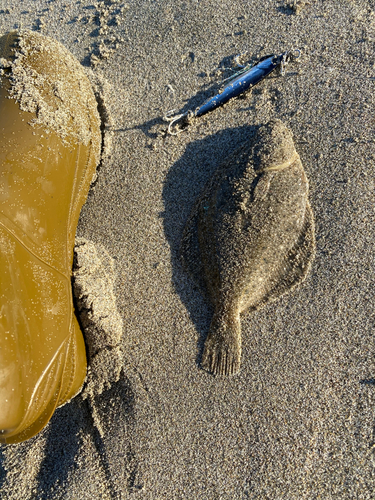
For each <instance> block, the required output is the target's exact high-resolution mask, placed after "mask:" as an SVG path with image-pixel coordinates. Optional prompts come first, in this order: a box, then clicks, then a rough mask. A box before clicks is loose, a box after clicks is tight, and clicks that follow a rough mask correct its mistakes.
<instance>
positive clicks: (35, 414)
mask: <svg viewBox="0 0 375 500" xmlns="http://www.w3.org/2000/svg"><path fill="white" fill-rule="evenodd" d="M0 64H1V65H2V67H3V69H2V71H1V76H0V442H2V443H18V442H20V441H24V440H26V439H29V438H30V437H32V436H34V435H35V434H36V433H37V432H39V431H40V430H41V429H42V428H43V427H44V426H45V425H46V424H47V422H48V420H49V419H50V418H51V416H52V414H53V412H54V410H55V408H56V407H57V406H60V405H61V404H63V403H65V402H67V401H68V400H69V399H71V398H72V397H73V396H74V395H75V394H77V392H79V390H80V388H81V387H82V384H83V382H84V379H85V375H86V353H85V345H84V341H83V337H82V333H81V331H80V329H79V325H78V322H77V319H76V317H75V315H74V309H73V303H72V290H71V280H70V278H71V268H72V263H73V247H74V238H75V232H76V227H77V223H78V218H79V213H80V210H81V207H82V205H83V203H84V202H85V200H86V197H87V193H88V190H89V187H90V183H91V180H92V178H93V176H94V174H95V170H96V166H97V164H98V162H99V157H100V148H101V133H100V119H99V114H98V111H97V103H96V100H95V96H94V94H93V91H92V88H91V85H90V82H89V80H88V79H87V77H86V75H85V73H84V71H83V69H82V67H81V66H80V64H79V63H78V61H76V59H75V58H74V57H73V56H72V55H71V54H70V53H69V52H68V51H67V50H66V49H65V48H64V47H63V46H62V45H61V44H59V43H58V42H56V41H54V40H51V39H49V38H47V37H44V36H42V35H40V34H38V33H35V32H30V31H22V32H12V33H10V34H8V35H5V36H3V37H1V38H0Z"/></svg>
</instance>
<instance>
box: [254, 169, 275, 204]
mask: <svg viewBox="0 0 375 500" xmlns="http://www.w3.org/2000/svg"><path fill="white" fill-rule="evenodd" d="M274 176H275V173H274V172H264V173H263V174H262V175H260V176H259V178H258V181H257V183H256V186H255V188H254V191H253V201H261V200H264V199H265V198H266V197H267V195H268V192H269V189H270V185H271V180H272V178H273V177H274Z"/></svg>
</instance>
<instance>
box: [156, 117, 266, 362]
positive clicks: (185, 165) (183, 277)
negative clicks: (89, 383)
mask: <svg viewBox="0 0 375 500" xmlns="http://www.w3.org/2000/svg"><path fill="white" fill-rule="evenodd" d="M258 128H259V126H242V127H236V128H228V129H225V130H222V131H220V132H217V133H216V134H213V135H211V136H208V137H206V138H205V139H202V140H198V141H194V142H192V143H190V144H189V145H188V146H187V147H186V150H185V152H184V154H183V155H182V156H181V158H180V159H179V160H178V161H176V162H175V163H174V164H173V165H172V166H171V168H170V169H169V172H168V174H167V176H166V179H165V181H164V185H163V194H162V196H163V202H164V212H163V213H162V214H161V217H162V218H163V226H164V234H165V237H166V239H167V241H168V243H169V246H170V251H171V264H172V284H173V287H174V289H175V291H176V293H177V294H178V295H179V296H180V298H181V301H182V302H183V304H184V305H185V307H186V309H187V310H188V312H189V316H190V318H191V320H192V322H193V323H194V325H195V328H196V331H197V332H198V335H199V339H198V345H197V351H198V352H197V357H196V364H197V365H198V366H200V364H201V359H202V353H203V346H204V342H205V340H206V337H207V334H208V329H209V325H210V323H211V318H212V314H213V309H212V305H211V304H210V303H209V300H208V299H207V298H206V297H204V295H203V293H202V291H201V289H200V288H199V286H198V285H197V284H196V283H195V281H194V280H193V278H192V277H191V276H190V275H189V273H188V271H187V270H186V269H185V268H184V266H183V265H182V262H181V249H180V246H181V240H182V236H183V232H184V228H185V225H186V223H187V221H188V219H189V217H190V215H191V212H192V210H193V208H194V205H195V204H196V202H197V200H198V199H199V198H200V195H201V194H202V191H203V190H204V187H205V185H206V184H207V183H208V182H209V180H210V179H211V177H212V176H213V174H214V173H215V171H216V170H217V168H218V167H219V166H220V164H221V163H222V161H223V160H224V159H225V158H227V157H228V156H229V155H231V154H233V153H235V151H236V150H237V149H238V148H239V146H240V145H241V144H243V142H244V141H246V140H251V138H252V137H253V136H254V134H255V131H256V130H257V129H258ZM185 133H189V131H187V132H185ZM171 140H174V138H173V139H172V138H171Z"/></svg>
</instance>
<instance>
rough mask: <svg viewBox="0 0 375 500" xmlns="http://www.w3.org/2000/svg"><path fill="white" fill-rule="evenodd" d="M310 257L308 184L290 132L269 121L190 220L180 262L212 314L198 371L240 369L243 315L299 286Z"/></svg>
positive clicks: (227, 165)
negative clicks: (205, 297)
mask: <svg viewBox="0 0 375 500" xmlns="http://www.w3.org/2000/svg"><path fill="white" fill-rule="evenodd" d="M314 253H315V233H314V219H313V214H312V210H311V207H310V204H309V201H308V180H307V177H306V174H305V172H304V169H303V166H302V163H301V160H300V157H299V155H298V153H297V151H296V149H295V147H294V143H293V139H292V133H291V131H290V130H289V129H288V128H287V127H286V126H285V125H284V124H283V123H282V122H281V121H280V120H271V121H270V122H269V123H268V124H266V125H263V126H261V127H260V128H259V130H258V131H257V133H256V135H255V137H254V139H253V140H252V141H248V142H247V143H245V144H244V145H242V146H241V147H240V148H239V149H238V150H237V151H236V152H235V153H234V154H233V155H232V156H230V157H229V158H228V159H227V160H226V161H224V162H223V164H222V165H221V166H220V167H219V168H218V170H217V171H216V173H215V175H214V176H213V178H212V179H211V181H210V182H209V184H208V185H207V186H206V188H205V189H204V191H203V193H202V195H201V197H200V198H199V200H198V201H197V203H196V205H195V207H194V209H193V211H192V214H191V217H190V219H189V220H188V222H187V224H186V227H185V230H184V234H183V238H182V243H181V257H182V262H183V264H184V266H185V267H186V269H187V270H188V272H189V273H190V274H191V275H192V277H193V279H194V280H195V281H196V282H197V284H198V285H199V287H200V288H201V290H202V291H203V293H204V294H205V295H206V296H207V297H208V299H209V300H210V301H211V303H212V306H213V310H214V314H213V318H212V321H211V326H210V330H209V333H208V336H207V338H206V341H205V344H204V350H203V355H202V363H201V364H202V368H204V369H205V370H207V371H209V372H211V373H213V374H218V375H233V374H235V373H237V372H238V371H239V369H240V362H241V324H240V315H241V313H243V312H244V311H246V310H250V311H254V310H256V309H259V308H260V307H262V306H264V305H265V304H266V303H267V302H269V301H270V300H275V299H277V298H278V297H280V296H281V295H283V294H284V293H286V292H288V291H290V290H292V289H293V288H294V287H295V286H297V285H298V284H299V283H301V282H302V281H303V280H304V279H305V278H306V275H307V273H308V271H309V268H310V264H311V262H312V260H313V258H314Z"/></svg>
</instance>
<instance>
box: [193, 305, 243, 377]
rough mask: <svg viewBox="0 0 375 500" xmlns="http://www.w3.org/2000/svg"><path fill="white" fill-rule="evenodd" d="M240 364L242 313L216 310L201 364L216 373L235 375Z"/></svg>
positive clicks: (205, 368)
mask: <svg viewBox="0 0 375 500" xmlns="http://www.w3.org/2000/svg"><path fill="white" fill-rule="evenodd" d="M240 364H241V323H240V315H239V314H235V315H233V314H228V313H227V312H226V311H224V312H223V311H220V312H215V314H214V316H213V318H212V321H211V326H210V331H209V332H208V335H207V338H206V341H205V344H204V350H203V356H202V363H201V366H202V368H203V369H204V370H207V371H208V372H210V373H213V374H214V375H235V374H236V373H238V372H239V370H240Z"/></svg>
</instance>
